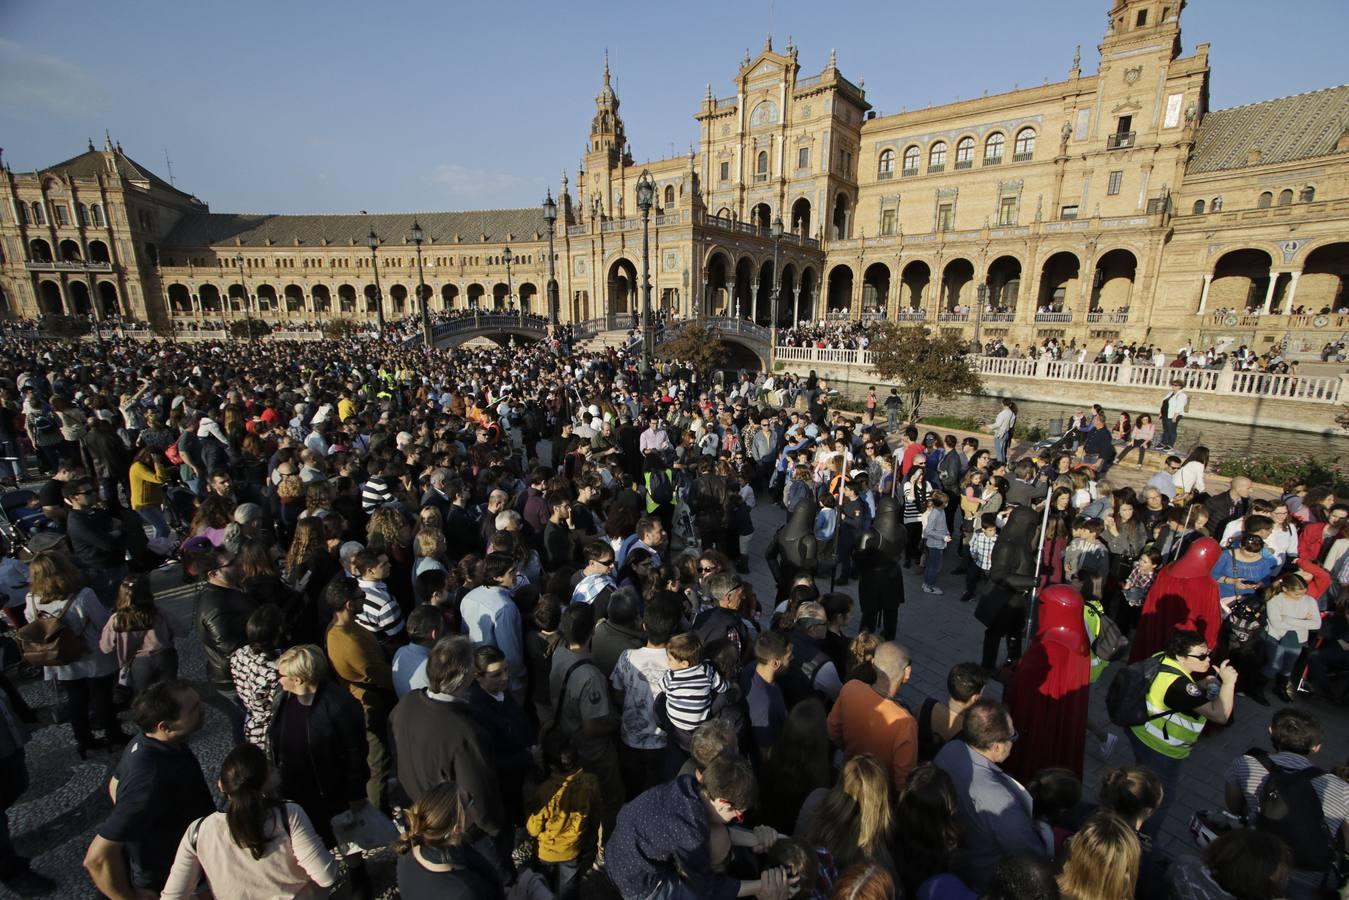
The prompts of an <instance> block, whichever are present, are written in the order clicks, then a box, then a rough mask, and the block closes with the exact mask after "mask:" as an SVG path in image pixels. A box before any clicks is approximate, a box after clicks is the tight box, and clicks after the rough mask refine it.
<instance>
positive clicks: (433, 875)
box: [394, 781, 501, 897]
mask: <svg viewBox="0 0 1349 900" xmlns="http://www.w3.org/2000/svg"><path fill="white" fill-rule="evenodd" d="M473 822H474V818H473V807H472V806H470V805H469V803H468V801H467V799H466V798H465V796H464V794H463V793H462V792H460V790H459V788H458V787H457V786H456V785H455V784H454V783H453V782H450V781H444V782H441V783H440V784H438V785H436V786H435V787H433V788H431V790H429V791H427V792H426V793H425V794H424V795H422V798H421V799H420V800H418V801H417V802H416V803H414V804H413V805H412V808H411V809H409V810H407V826H408V827H407V831H405V832H404V833H403V835H402V836H401V837H399V839H398V843H397V844H395V845H394V846H395V849H397V851H398V890H399V893H401V894H402V895H403V896H404V897H491V896H500V895H501V882H500V879H499V878H498V877H497V875H496V874H495V872H494V870H493V868H492V864H491V863H489V862H488V861H487V860H486V859H485V858H483V857H482V856H481V855H480V854H479V853H478V852H477V851H476V850H474V849H472V848H471V847H469V846H467V844H466V843H465V841H464V834H465V832H467V831H468V829H469V828H470V827H471V826H472V825H473Z"/></svg>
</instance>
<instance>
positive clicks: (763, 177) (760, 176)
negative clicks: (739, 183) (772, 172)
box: [754, 172, 768, 184]
mask: <svg viewBox="0 0 1349 900" xmlns="http://www.w3.org/2000/svg"><path fill="white" fill-rule="evenodd" d="M767 180H768V173H767V172H755V173H754V181H755V183H756V184H762V183H763V182H765V181H767Z"/></svg>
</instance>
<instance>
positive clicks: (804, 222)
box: [791, 197, 810, 237]
mask: <svg viewBox="0 0 1349 900" xmlns="http://www.w3.org/2000/svg"><path fill="white" fill-rule="evenodd" d="M791 232H792V234H795V235H797V236H799V237H810V201H809V200H807V199H806V198H805V197H800V198H798V199H797V201H796V202H795V203H793V204H792V222H791Z"/></svg>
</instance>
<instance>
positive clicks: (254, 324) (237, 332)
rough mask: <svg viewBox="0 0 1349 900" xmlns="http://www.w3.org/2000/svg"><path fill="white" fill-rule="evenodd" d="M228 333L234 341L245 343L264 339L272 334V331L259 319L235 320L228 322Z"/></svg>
mask: <svg viewBox="0 0 1349 900" xmlns="http://www.w3.org/2000/svg"><path fill="white" fill-rule="evenodd" d="M250 329H251V334H250ZM229 333H230V337H232V338H234V339H235V340H240V341H246V340H250V339H257V338H262V337H266V336H267V335H269V334H271V333H272V329H271V327H270V326H269V325H268V324H267V323H266V322H264V321H262V320H261V319H235V320H234V321H233V322H230V326H229Z"/></svg>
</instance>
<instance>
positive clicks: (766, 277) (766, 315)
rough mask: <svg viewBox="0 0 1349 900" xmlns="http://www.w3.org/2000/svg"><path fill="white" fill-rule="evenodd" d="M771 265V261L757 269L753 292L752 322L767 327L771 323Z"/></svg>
mask: <svg viewBox="0 0 1349 900" xmlns="http://www.w3.org/2000/svg"><path fill="white" fill-rule="evenodd" d="M774 312H775V311H774V309H773V263H772V261H771V260H769V261H767V262H765V263H764V264H763V265H762V266H760V267H759V283H758V285H757V286H756V289H755V292H754V321H755V322H756V323H758V324H759V325H769V324H772V321H773V314H774Z"/></svg>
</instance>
